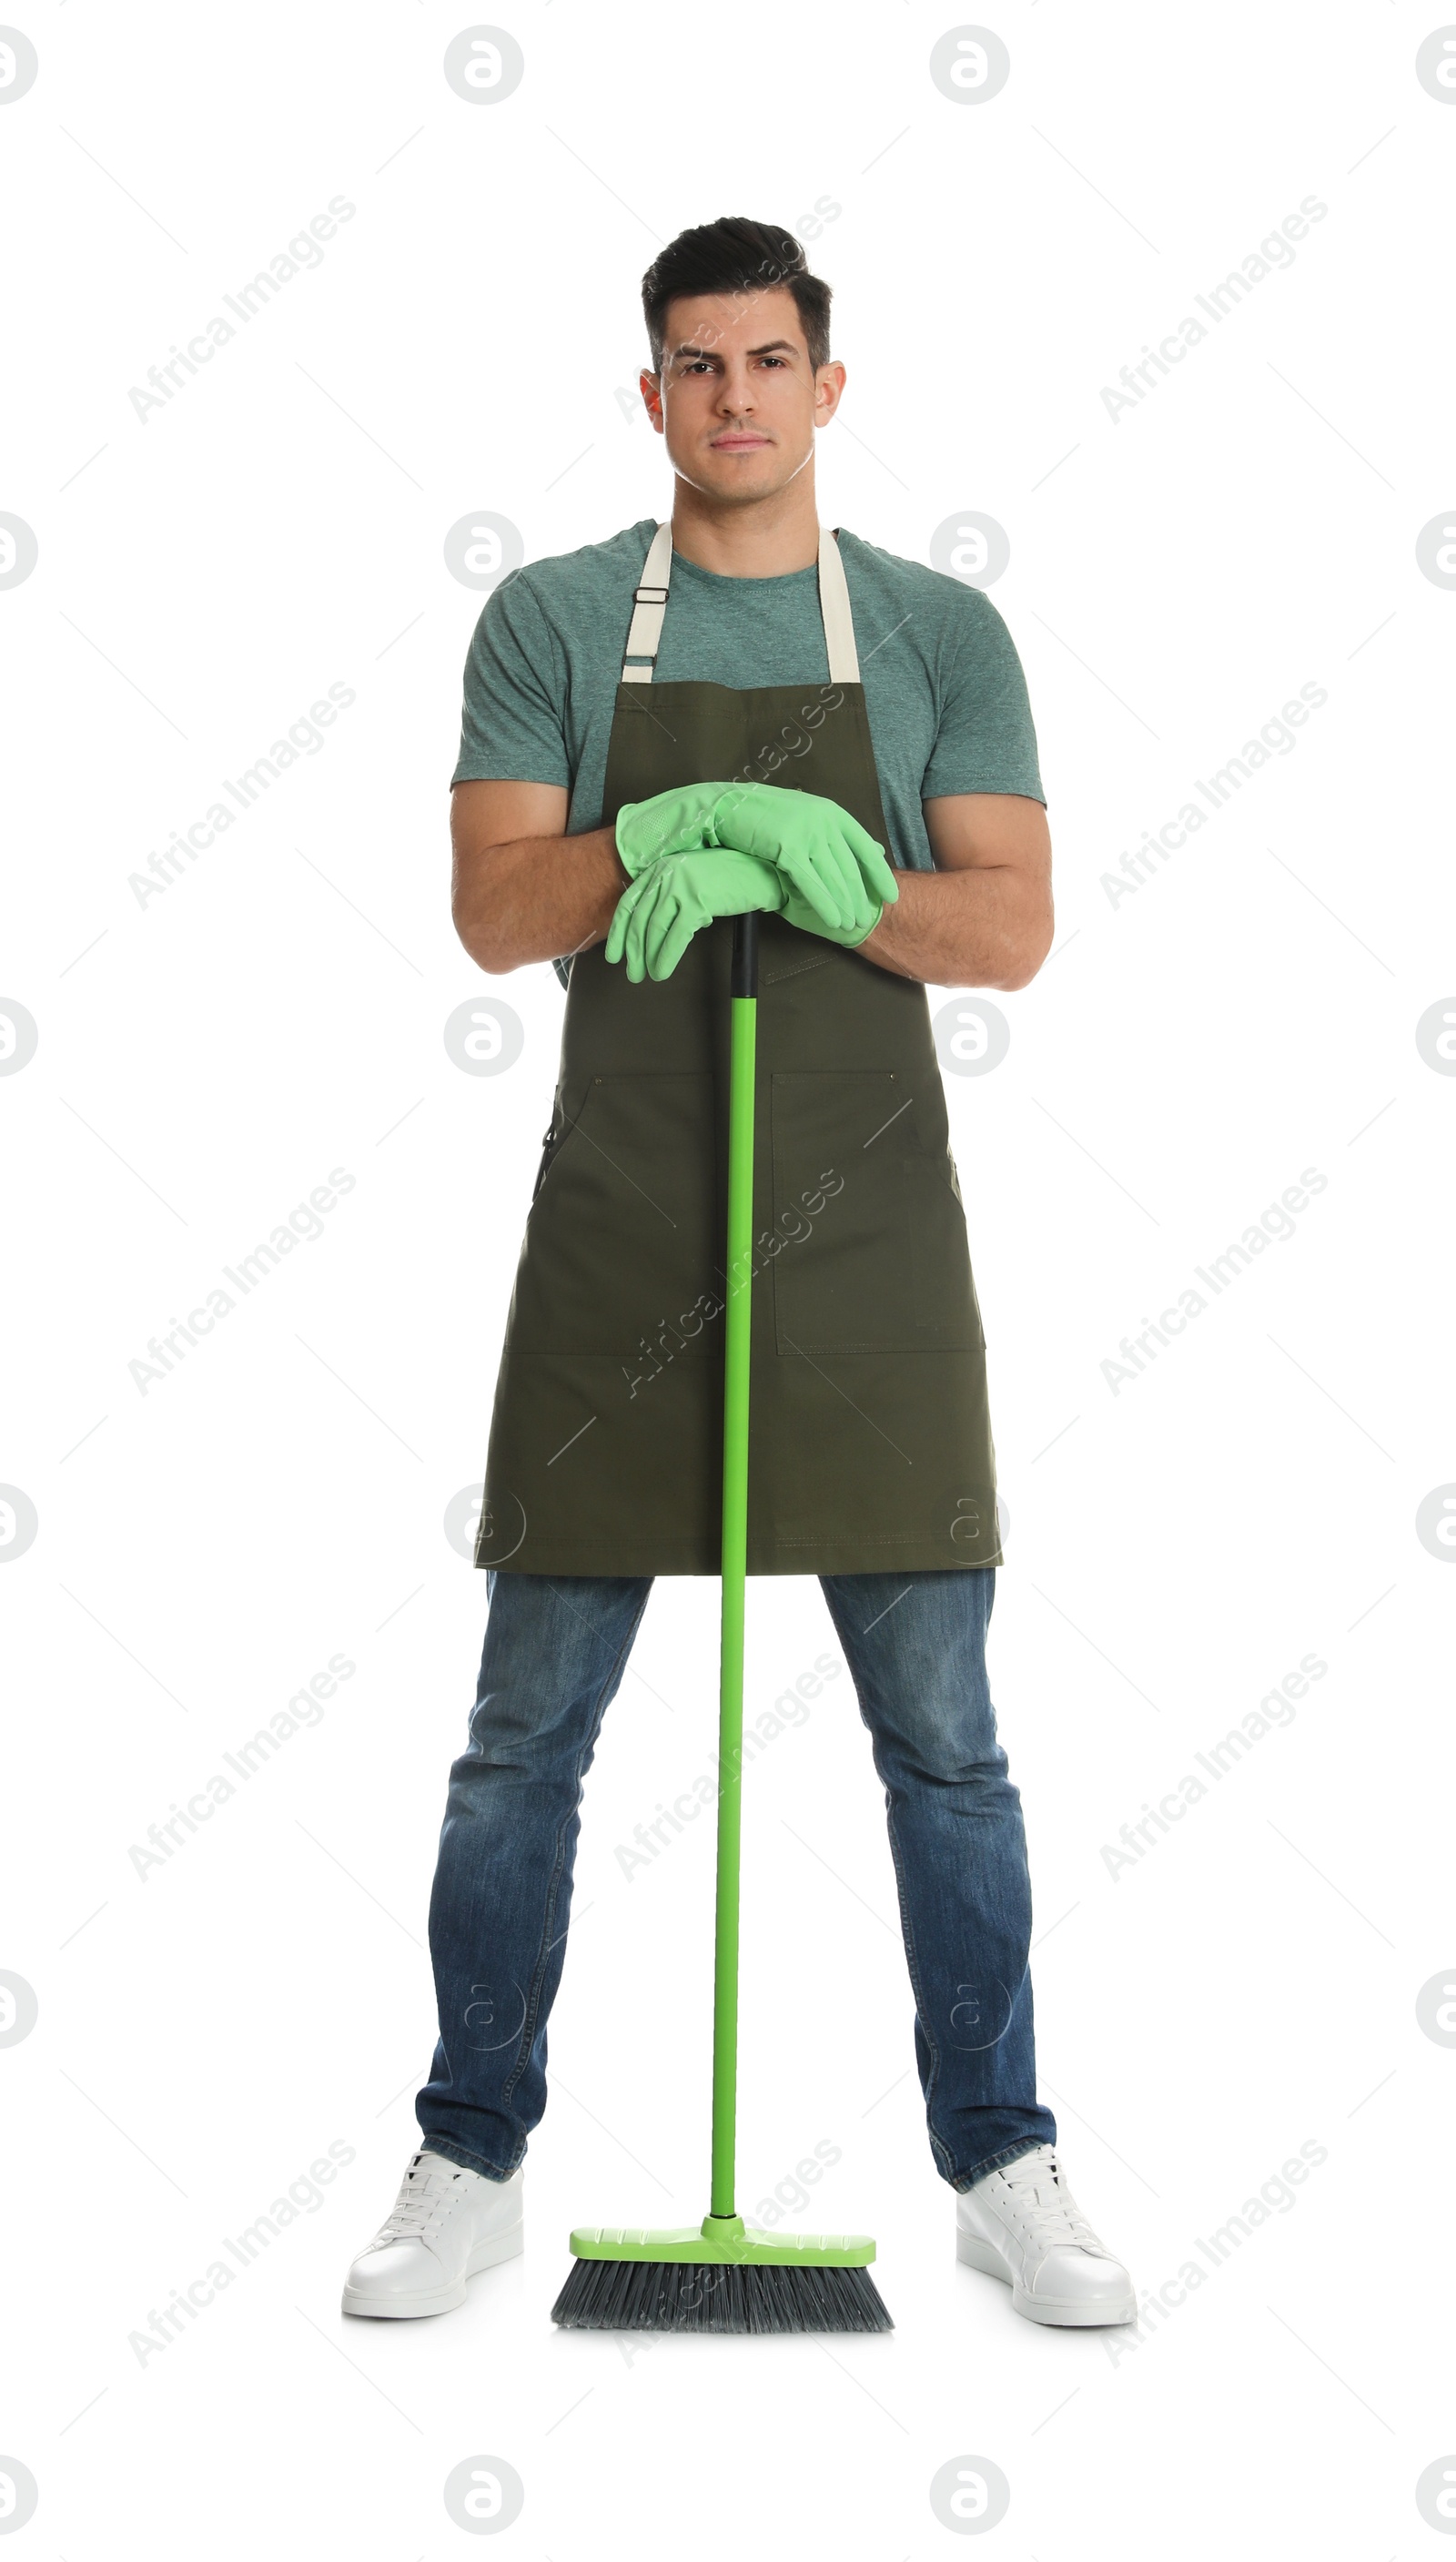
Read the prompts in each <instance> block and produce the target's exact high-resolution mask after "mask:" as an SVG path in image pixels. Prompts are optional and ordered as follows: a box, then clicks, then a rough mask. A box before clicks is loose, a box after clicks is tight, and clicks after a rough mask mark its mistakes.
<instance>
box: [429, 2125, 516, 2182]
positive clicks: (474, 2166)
mask: <svg viewBox="0 0 1456 2562" xmlns="http://www.w3.org/2000/svg"><path fill="white" fill-rule="evenodd" d="M421 2137H422V2141H421V2145H420V2150H421V2151H422V2152H430V2153H439V2155H440V2157H441V2159H442V2161H449V2162H454V2163H455V2168H456V2170H473V2171H478V2172H479V2174H480V2177H481V2178H482V2179H490V2180H495V2181H496V2182H500V2181H503V2180H507V2179H513V2178H514V2176H515V2174H516V2172H517V2171H518V2170H519V2169H520V2166H521V2164H522V2162H523V2161H524V2160H525V2157H526V2148H525V2145H524V2144H522V2146H521V2148H520V2151H519V2152H518V2153H517V2154H516V2157H515V2159H514V2161H513V2162H512V2163H511V2164H510V2167H509V2169H507V2170H500V2169H498V2168H497V2166H496V2164H495V2163H494V2162H487V2161H486V2159H485V2156H484V2154H483V2153H472V2152H471V2151H470V2150H469V2148H468V2146H467V2145H465V2144H462V2143H460V2142H459V2140H458V2138H457V2137H456V2136H455V2135H442V2136H440V2137H439V2138H438V2139H437V2137H436V2136H434V2135H430V2134H426V2133H425V2130H424V2128H423V2127H422V2128H421ZM452 2145H454V2147H455V2149H454V2151H452V2149H451V2147H452Z"/></svg>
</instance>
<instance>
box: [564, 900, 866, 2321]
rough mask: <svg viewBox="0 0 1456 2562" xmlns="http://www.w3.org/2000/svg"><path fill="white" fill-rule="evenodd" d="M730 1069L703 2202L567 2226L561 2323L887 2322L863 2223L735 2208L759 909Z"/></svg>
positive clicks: (739, 942)
mask: <svg viewBox="0 0 1456 2562" xmlns="http://www.w3.org/2000/svg"><path fill="white" fill-rule="evenodd" d="M731 1010H732V1051H731V1062H730V1068H729V1081H728V1096H729V1100H728V1300H727V1322H726V1338H725V1345H724V1387H723V1638H722V1656H721V1673H720V1687H719V1707H718V1905H717V1922H716V1932H715V1942H714V1965H713V2173H712V2205H711V2207H710V2209H709V2212H708V2213H707V2214H706V2215H705V2216H704V2218H703V2221H702V2224H701V2226H700V2227H699V2226H697V2225H692V2224H684V2225H679V2226H677V2227H675V2228H673V2229H671V2230H669V2231H666V2232H657V2233H649V2232H644V2231H639V2230H637V2229H634V2228H629V2227H627V2226H621V2225H579V2226H578V2227H577V2230H576V2231H575V2232H574V2233H573V2235H572V2237H571V2248H572V2251H573V2254H574V2255H575V2266H574V2267H573V2269H572V2273H571V2276H570V2277H569V2278H568V2279H567V2282H566V2284H565V2286H564V2287H563V2288H562V2289H561V2292H560V2294H559V2295H558V2296H557V2299H556V2301H555V2303H554V2304H553V2305H552V2307H551V2318H552V2320H553V2321H556V2322H560V2323H562V2324H563V2325H564V2326H565V2327H566V2328H567V2329H569V2330H695V2331H781V2332H782V2331H819V2330H844V2331H850V2330H891V2329H893V2327H894V2324H893V2323H892V2322H891V2319H890V2316H889V2314H888V2313H887V2311H886V2310H885V2307H884V2305H883V2303H882V2302H881V2300H880V2296H879V2292H878V2289H877V2288H876V2286H875V2283H874V2280H873V2279H872V2278H871V2276H870V2274H869V2264H870V2262H871V2261H872V2260H873V2258H874V2244H873V2242H872V2241H871V2240H870V2238H869V2236H868V2234H864V2233H834V2234H815V2235H811V2234H803V2235H798V2236H790V2235H785V2236H783V2237H780V2236H777V2235H775V2234H772V2233H765V2232H762V2231H760V2230H758V2229H757V2228H756V2227H754V2226H753V2225H746V2224H745V2223H744V2221H743V2218H742V2216H741V2215H739V2214H737V2213H736V2212H735V2210H734V2204H733V2168H734V2117H735V2102H736V2097H737V2072H738V1850H739V1831H740V1816H741V1813H742V1794H743V1616H744V1589H745V1583H746V1578H747V1557H748V1381H749V1315H750V1301H749V1287H750V1283H751V1281H752V1277H753V1110H754V1046H755V1034H756V1030H757V1024H758V918H757V917H756V916H752V915H750V916H740V917H739V918H738V919H737V920H736V922H735V926H734V934H733V982H732V1009H731Z"/></svg>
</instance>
